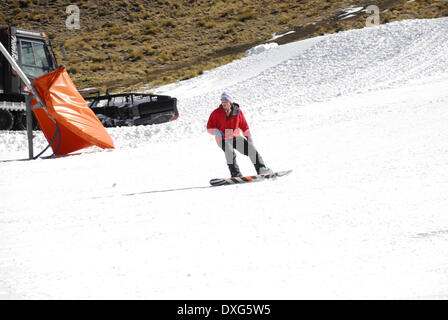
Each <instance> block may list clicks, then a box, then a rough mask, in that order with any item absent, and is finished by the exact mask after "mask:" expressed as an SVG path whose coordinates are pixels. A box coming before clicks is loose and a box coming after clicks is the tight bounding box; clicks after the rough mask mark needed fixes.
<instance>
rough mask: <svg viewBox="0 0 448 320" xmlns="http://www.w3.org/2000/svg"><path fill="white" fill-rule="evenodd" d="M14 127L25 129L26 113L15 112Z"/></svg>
mask: <svg viewBox="0 0 448 320" xmlns="http://www.w3.org/2000/svg"><path fill="white" fill-rule="evenodd" d="M14 129H15V130H26V113H25V112H17V113H16V114H15V115H14Z"/></svg>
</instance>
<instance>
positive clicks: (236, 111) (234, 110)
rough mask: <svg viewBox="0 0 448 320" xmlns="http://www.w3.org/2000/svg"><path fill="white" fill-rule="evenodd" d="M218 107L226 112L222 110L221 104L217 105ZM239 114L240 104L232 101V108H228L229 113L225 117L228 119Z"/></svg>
mask: <svg viewBox="0 0 448 320" xmlns="http://www.w3.org/2000/svg"><path fill="white" fill-rule="evenodd" d="M219 108H220V109H221V110H222V111H223V112H224V113H226V110H224V108H223V106H222V104H220V105H219ZM239 114H240V106H239V105H238V104H237V103H232V108H231V109H230V115H229V116H227V119H230V118H232V117H234V116H237V115H239ZM226 115H227V113H226Z"/></svg>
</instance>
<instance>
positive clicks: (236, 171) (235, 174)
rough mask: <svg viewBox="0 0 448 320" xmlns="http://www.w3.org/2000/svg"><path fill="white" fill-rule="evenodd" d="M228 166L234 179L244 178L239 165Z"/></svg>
mask: <svg viewBox="0 0 448 320" xmlns="http://www.w3.org/2000/svg"><path fill="white" fill-rule="evenodd" d="M228 166H229V170H230V175H231V176H232V178H235V177H242V176H243V175H242V174H241V171H240V168H239V167H238V165H237V164H236V163H233V164H228Z"/></svg>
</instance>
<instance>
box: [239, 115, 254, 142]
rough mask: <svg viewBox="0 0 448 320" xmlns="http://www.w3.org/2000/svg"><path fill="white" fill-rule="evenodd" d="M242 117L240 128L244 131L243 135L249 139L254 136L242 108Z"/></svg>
mask: <svg viewBox="0 0 448 320" xmlns="http://www.w3.org/2000/svg"><path fill="white" fill-rule="evenodd" d="M240 117H241V121H240V129H241V131H243V135H244V136H245V137H246V138H247V139H249V138H250V137H251V136H252V134H251V133H250V130H249V125H248V124H247V121H246V118H245V117H244V114H243V111H241V109H240Z"/></svg>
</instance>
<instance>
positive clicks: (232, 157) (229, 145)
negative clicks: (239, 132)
mask: <svg viewBox="0 0 448 320" xmlns="http://www.w3.org/2000/svg"><path fill="white" fill-rule="evenodd" d="M218 145H219V147H220V148H221V149H222V150H223V151H224V153H225V156H226V161H227V164H228V165H235V166H236V165H237V163H236V154H235V149H236V150H238V152H240V153H241V154H244V155H245V156H248V157H249V158H250V160H251V161H252V163H253V165H254V166H255V168H259V167H264V166H265V164H264V161H263V158H262V157H261V156H260V154H259V153H258V151H257V149H256V148H255V146H254V144H253V143H251V142H249V141H247V139H245V138H243V137H236V138H233V139H227V140H224V139H223V140H221V141H219V142H218ZM257 171H258V169H257Z"/></svg>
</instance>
